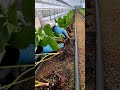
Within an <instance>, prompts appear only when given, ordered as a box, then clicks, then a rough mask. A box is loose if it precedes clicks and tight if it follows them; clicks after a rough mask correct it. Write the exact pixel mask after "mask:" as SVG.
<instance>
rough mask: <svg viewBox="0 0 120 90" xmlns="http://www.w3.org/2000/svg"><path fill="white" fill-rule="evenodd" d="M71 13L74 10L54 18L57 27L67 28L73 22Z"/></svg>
mask: <svg viewBox="0 0 120 90" xmlns="http://www.w3.org/2000/svg"><path fill="white" fill-rule="evenodd" d="M73 14H74V12H73V11H70V12H69V13H68V14H67V15H66V16H64V17H63V18H61V17H59V18H58V19H57V20H55V22H56V23H58V26H59V27H61V28H65V29H67V28H68V27H69V26H70V25H71V24H72V23H73V22H72V18H73Z"/></svg>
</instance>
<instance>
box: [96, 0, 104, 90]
mask: <svg viewBox="0 0 120 90" xmlns="http://www.w3.org/2000/svg"><path fill="white" fill-rule="evenodd" d="M95 1H96V2H95V7H96V30H97V31H96V39H97V40H96V90H104V76H103V61H102V60H103V59H102V33H101V32H102V31H101V28H100V16H99V14H100V13H99V0H95Z"/></svg>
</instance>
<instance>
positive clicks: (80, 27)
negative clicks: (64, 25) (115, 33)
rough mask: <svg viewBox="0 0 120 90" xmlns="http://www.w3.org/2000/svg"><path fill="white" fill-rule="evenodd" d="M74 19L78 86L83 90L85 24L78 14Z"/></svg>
mask: <svg viewBox="0 0 120 90" xmlns="http://www.w3.org/2000/svg"><path fill="white" fill-rule="evenodd" d="M76 18H77V20H76V30H77V41H78V60H79V70H80V71H79V72H80V74H79V75H80V86H81V90H85V23H84V18H83V17H82V16H81V14H80V13H79V12H77V13H76Z"/></svg>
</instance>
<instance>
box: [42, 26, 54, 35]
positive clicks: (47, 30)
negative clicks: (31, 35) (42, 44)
mask: <svg viewBox="0 0 120 90" xmlns="http://www.w3.org/2000/svg"><path fill="white" fill-rule="evenodd" d="M44 32H45V34H46V35H48V36H50V37H54V33H53V31H52V28H51V26H50V25H49V24H47V25H45V26H44Z"/></svg>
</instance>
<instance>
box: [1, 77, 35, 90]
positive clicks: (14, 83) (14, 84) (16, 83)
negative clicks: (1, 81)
mask: <svg viewBox="0 0 120 90" xmlns="http://www.w3.org/2000/svg"><path fill="white" fill-rule="evenodd" d="M32 78H35V76H32V77H30V78H27V79H24V80H20V81H18V82H15V83H14V84H13V85H15V84H19V83H22V82H25V81H28V80H30V79H32ZM9 85H10V84H8V85H5V86H2V87H0V90H2V89H4V88H6V87H8V86H9Z"/></svg>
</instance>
